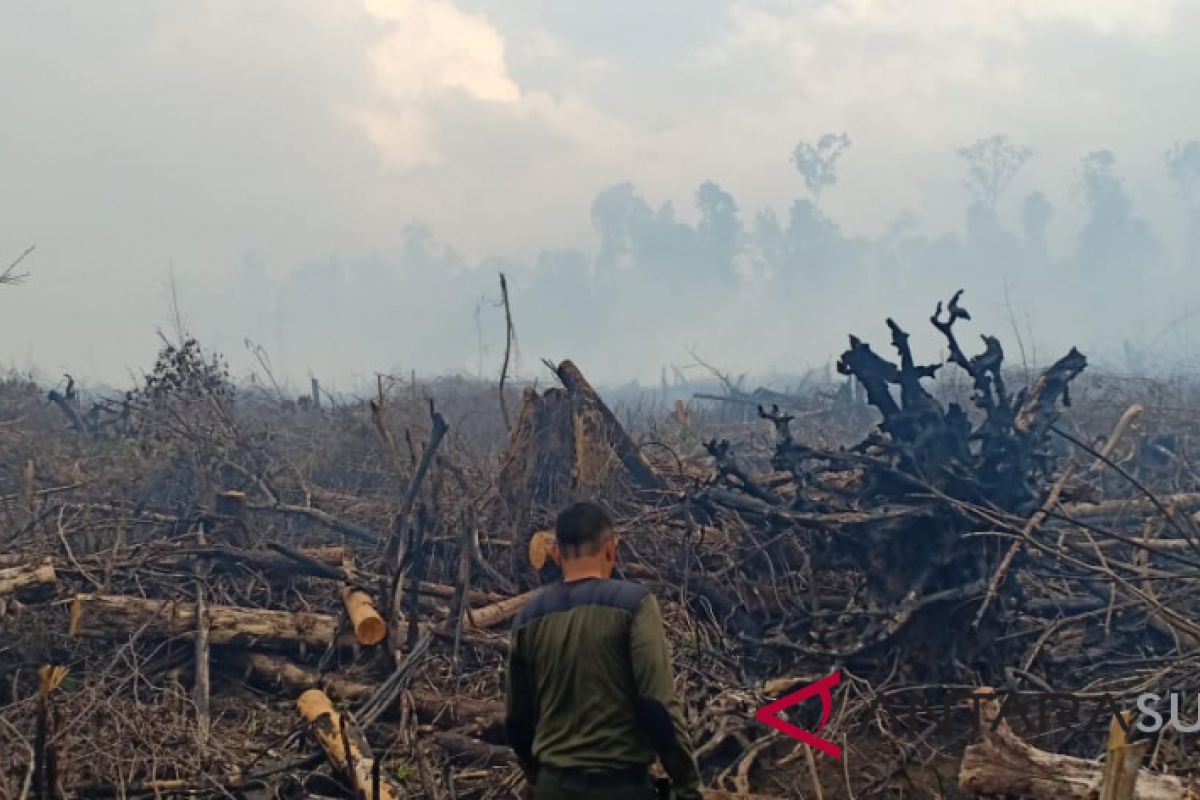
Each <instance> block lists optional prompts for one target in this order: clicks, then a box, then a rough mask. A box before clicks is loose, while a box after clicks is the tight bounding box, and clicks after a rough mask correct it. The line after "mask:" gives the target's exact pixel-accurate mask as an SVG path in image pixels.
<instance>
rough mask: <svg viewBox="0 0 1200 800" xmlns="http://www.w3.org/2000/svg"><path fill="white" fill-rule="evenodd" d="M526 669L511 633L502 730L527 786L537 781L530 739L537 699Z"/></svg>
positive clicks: (535, 727)
mask: <svg viewBox="0 0 1200 800" xmlns="http://www.w3.org/2000/svg"><path fill="white" fill-rule="evenodd" d="M530 678H531V676H530V674H529V665H528V664H527V663H526V661H525V659H524V658H523V657H522V656H521V652H520V648H519V647H518V646H517V632H516V631H513V634H512V640H511V644H510V645H509V648H508V671H507V675H506V677H505V692H504V706H505V708H504V727H505V729H506V730H507V732H508V742H509V744H510V745H512V749H513V752H514V753H516V754H517V761H518V763H520V765H521V771H522V772H524V773H525V778H526V780H528V781H529V783H530V785H532V784H533V783H535V782H536V780H537V760H536V759H535V758H534V757H533V737H534V733H535V732H536V731H537V698H536V697H534V694H533V681H532V680H531V679H530Z"/></svg>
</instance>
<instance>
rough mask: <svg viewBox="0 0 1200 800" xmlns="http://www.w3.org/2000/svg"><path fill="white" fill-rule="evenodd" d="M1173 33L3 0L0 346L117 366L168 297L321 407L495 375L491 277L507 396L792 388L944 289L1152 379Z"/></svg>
mask: <svg viewBox="0 0 1200 800" xmlns="http://www.w3.org/2000/svg"><path fill="white" fill-rule="evenodd" d="M1198 25H1200V7H1198V6H1196V5H1195V4H1191V3H1185V2H1173V1H1172V0H1137V1H1136V2H1135V1H1134V0H1091V1H1090V2H1088V1H1086V0H1042V2H1039V3H1021V2H1015V1H1013V2H1010V1H1008V0H1005V1H1003V2H998V1H997V0H964V1H963V2H958V3H945V2H940V1H938V2H935V0H910V2H905V3H894V2H886V1H885V0H811V2H800V3H792V2H779V1H777V0H748V1H747V2H734V3H726V2H715V1H713V0H660V1H659V2H655V3H653V4H646V3H644V2H641V0H611V2H605V3H587V4H584V3H563V2H555V0H515V1H514V0H505V2H500V0H459V1H458V2H450V1H449V0H262V1H261V2H256V3H243V2H234V0H213V1H212V2H206V3H158V2H148V1H146V2H137V1H135V0H114V2H108V3H93V2H84V1H83V0H74V1H69V0H42V1H41V2H38V3H23V4H9V6H8V7H7V8H6V9H5V11H4V24H3V25H0V112H2V115H3V116H2V118H3V120H4V124H3V125H0V165H2V171H0V174H2V175H3V177H4V182H3V191H0V269H2V268H3V267H4V266H7V264H8V262H9V261H10V260H11V259H12V258H15V257H16V256H17V255H19V254H20V253H21V252H22V251H23V250H24V249H25V248H26V247H27V246H28V245H29V244H31V243H36V244H37V249H36V251H35V252H34V253H33V254H31V255H30V257H29V258H28V259H27V260H26V262H25V264H23V265H22V268H23V269H27V270H28V271H29V272H30V277H29V279H28V281H27V282H26V283H25V284H24V285H22V286H19V287H3V288H0V319H2V320H3V348H2V349H0V359H2V360H3V362H4V363H5V364H6V365H7V366H11V367H14V368H18V369H22V370H36V371H37V372H38V374H41V375H44V376H47V377H50V378H51V379H53V378H54V377H55V376H56V375H57V374H58V373H61V372H64V371H67V372H72V373H73V374H75V375H77V376H80V377H82V378H83V379H85V380H87V381H92V382H98V381H108V382H114V383H124V382H126V381H127V378H128V375H129V374H130V372H131V371H135V370H137V369H139V368H142V367H145V366H147V365H148V364H150V363H151V361H152V359H153V353H154V351H155V350H156V349H157V347H158V344H159V341H158V339H157V338H156V337H155V335H154V334H155V330H156V328H160V327H161V328H168V327H169V326H170V325H171V324H172V322H171V308H172V299H171V298H172V294H173V293H174V295H175V297H176V298H177V299H178V304H179V307H180V309H181V311H182V315H183V318H184V322H185V324H186V326H187V327H188V328H189V329H190V330H191V331H192V332H193V333H195V334H196V335H197V336H198V337H199V338H200V340H201V341H202V342H204V343H205V345H206V346H208V347H210V348H213V349H217V350H220V351H222V352H223V353H225V355H226V356H227V357H228V358H229V360H230V362H231V363H232V364H233V365H234V368H235V371H245V370H249V369H252V368H255V367H256V366H257V365H256V361H255V358H254V356H253V354H252V350H253V349H254V348H253V346H258V347H261V350H260V351H259V352H260V353H266V354H268V356H269V358H270V363H271V365H272V368H273V370H274V371H275V372H276V374H277V377H280V378H281V379H284V380H287V381H289V382H292V383H297V382H300V381H303V380H305V378H306V377H307V375H308V374H310V373H311V374H315V375H319V376H321V377H322V379H323V381H324V382H325V383H326V384H327V385H329V386H332V387H336V388H342V389H344V390H353V389H354V388H356V387H359V386H362V385H364V384H365V382H366V381H369V380H370V377H371V376H372V375H373V374H374V373H375V372H376V371H393V370H403V371H405V372H407V371H408V370H416V371H417V372H418V373H422V374H433V373H444V372H464V373H468V374H483V375H487V376H493V375H495V374H496V373H497V372H498V369H499V363H500V357H501V353H502V349H503V343H504V342H503V336H504V322H503V312H502V310H501V309H500V308H499V307H498V306H497V301H498V299H499V286H498V281H497V277H496V273H497V272H498V271H504V272H505V273H506V274H508V276H509V278H510V281H511V283H512V302H513V311H514V314H515V322H516V327H517V334H518V337H519V345H520V360H519V364H518V366H519V372H520V374H521V375H523V376H525V377H535V376H537V375H539V374H540V372H539V360H540V359H541V358H542V357H548V358H562V357H571V358H574V359H576V360H577V361H578V362H579V364H580V365H581V367H583V368H584V370H585V371H587V372H588V374H589V375H591V376H593V377H594V378H595V379H597V380H601V381H606V382H620V381H625V380H629V379H635V378H637V379H641V380H643V381H647V380H648V381H654V380H656V379H657V376H658V375H659V372H660V370H661V369H662V368H663V367H664V366H665V365H671V364H674V365H687V364H692V363H694V358H693V355H692V353H695V354H698V355H699V356H701V357H702V358H704V359H705V360H706V361H708V362H711V363H713V364H715V365H717V366H720V367H721V368H723V369H728V370H730V371H732V372H742V371H757V372H760V373H765V372H768V371H772V370H777V371H782V372H795V371H800V370H802V369H804V368H807V367H810V366H820V365H824V364H827V363H828V362H829V360H830V359H831V358H832V357H834V356H836V354H837V353H838V352H840V349H841V348H842V347H843V345H844V342H845V334H846V333H848V332H855V333H858V334H859V335H861V336H863V337H865V338H868V339H870V340H872V341H875V342H877V343H879V344H880V346H882V345H883V343H884V342H886V328H884V326H883V319H884V317H885V316H894V317H895V318H896V319H897V320H898V321H899V322H901V323H902V324H904V325H906V327H908V328H909V329H910V330H912V331H913V333H914V337H915V339H916V343H917V344H918V346H921V347H925V348H936V347H937V346H938V342H937V341H936V339H935V338H934V337H933V336H932V335H931V334H932V331H926V330H925V329H926V328H928V326H927V325H925V323H924V320H925V319H926V318H927V317H928V316H929V314H930V313H931V312H932V304H933V302H935V301H936V300H937V299H941V298H945V297H947V296H948V295H949V294H950V293H951V292H952V291H953V290H955V289H957V288H960V287H961V288H965V289H966V290H967V295H966V298H965V301H964V302H965V304H966V305H967V307H968V308H970V309H971V310H972V312H973V313H974V315H975V318H976V325H977V328H978V330H980V331H983V332H993V333H996V334H998V335H999V336H1000V337H1001V339H1002V340H1003V341H1004V342H1005V343H1006V345H1007V346H1008V350H1009V351H1010V352H1009V354H1010V357H1011V358H1013V359H1017V358H1019V354H1018V353H1017V338H1018V336H1019V338H1020V341H1021V343H1022V344H1023V345H1024V347H1025V349H1026V354H1025V357H1026V358H1028V359H1031V360H1039V361H1047V360H1050V359H1052V358H1054V357H1055V356H1057V355H1058V354H1059V352H1060V351H1062V350H1063V349H1065V348H1066V347H1067V346H1069V345H1071V344H1078V345H1079V346H1080V347H1081V349H1084V350H1085V351H1086V352H1088V353H1089V355H1096V356H1099V357H1100V358H1101V359H1108V361H1109V363H1110V364H1111V365H1113V366H1114V368H1118V369H1158V368H1177V367H1178V366H1180V365H1186V364H1188V363H1189V361H1188V359H1190V358H1191V357H1192V356H1193V355H1194V354H1195V352H1200V351H1197V350H1196V349H1195V347H1194V342H1193V334H1192V331H1193V330H1195V331H1196V334H1200V330H1196V329H1195V325H1193V324H1192V323H1191V315H1192V314H1193V312H1194V311H1195V309H1196V301H1195V300H1194V298H1195V297H1196V290H1197V288H1200V279H1198V273H1197V270H1196V266H1197V263H1198V261H1200V144H1197V143H1196V141H1195V140H1197V139H1200V108H1198V107H1197V106H1196V104H1195V103H1193V102H1190V101H1191V97H1192V92H1193V87H1194V86H1195V85H1196V81H1197V79H1198V78H1200V49H1197V48H1196V47H1195V42H1194V31H1196V30H1197V29H1198ZM172 285H173V286H174V290H172V288H171V287H172ZM247 340H249V341H250V342H251V343H252V345H253V346H248V345H247V343H246V342H247ZM926 352H927V353H928V352H929V351H928V350H926Z"/></svg>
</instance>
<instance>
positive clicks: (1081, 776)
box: [958, 700, 1195, 800]
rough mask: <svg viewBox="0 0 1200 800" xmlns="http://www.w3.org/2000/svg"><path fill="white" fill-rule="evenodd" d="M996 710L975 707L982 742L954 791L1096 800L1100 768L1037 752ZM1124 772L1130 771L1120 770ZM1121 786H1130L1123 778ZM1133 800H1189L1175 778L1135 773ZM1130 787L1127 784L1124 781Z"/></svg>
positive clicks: (967, 758) (968, 755)
mask: <svg viewBox="0 0 1200 800" xmlns="http://www.w3.org/2000/svg"><path fill="white" fill-rule="evenodd" d="M999 708H1000V704H999V703H998V702H997V701H995V700H989V701H987V702H984V703H980V717H981V724H980V729H981V731H982V735H983V739H982V741H980V742H978V743H976V744H973V745H971V746H969V747H968V748H967V750H966V752H965V753H964V754H963V760H962V764H961V766H960V767H959V772H958V788H959V789H960V790H961V791H964V792H971V793H973V794H975V795H982V796H989V797H990V796H993V795H995V796H1006V797H1007V796H1013V797H1023V798H1029V800H1096V798H1097V797H1098V796H1099V795H1098V793H1099V791H1100V787H1101V781H1102V778H1103V776H1104V767H1103V765H1101V764H1099V763H1098V762H1095V761H1091V760H1089V759H1086V758H1076V757H1074V756H1063V755H1058V754H1057V753H1049V752H1046V751H1045V750H1039V749H1038V748H1036V747H1034V746H1033V745H1031V744H1028V743H1027V742H1025V741H1023V740H1022V739H1021V738H1020V737H1018V736H1017V735H1016V734H1015V733H1013V731H1012V729H1011V728H1010V727H1009V726H1008V723H1007V722H1005V721H1004V720H1003V719H1001V720H1000V722H999V724H993V723H994V721H995V719H996V716H997V714H998V713H999ZM1126 766H1127V768H1128V769H1127V771H1129V770H1132V769H1133V768H1134V765H1126ZM1125 780H1130V779H1129V778H1127V779H1125ZM1133 780H1136V782H1137V788H1136V792H1135V794H1134V795H1133V797H1134V798H1136V800H1190V798H1194V797H1195V795H1194V794H1192V793H1191V792H1189V791H1188V790H1187V789H1185V788H1184V786H1183V783H1182V782H1181V781H1180V780H1179V779H1178V778H1175V777H1172V776H1169V775H1160V774H1158V773H1154V772H1150V771H1149V770H1146V769H1142V770H1137V772H1136V778H1135V779H1133ZM1130 782H1132V781H1130Z"/></svg>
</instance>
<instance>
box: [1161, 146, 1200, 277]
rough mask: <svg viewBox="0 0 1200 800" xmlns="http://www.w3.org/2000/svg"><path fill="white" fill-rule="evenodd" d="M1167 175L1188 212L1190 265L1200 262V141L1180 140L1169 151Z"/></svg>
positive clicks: (1187, 236)
mask: <svg viewBox="0 0 1200 800" xmlns="http://www.w3.org/2000/svg"><path fill="white" fill-rule="evenodd" d="M1165 161H1166V165H1167V175H1169V176H1170V178H1171V182H1172V183H1174V184H1175V191H1176V192H1177V193H1178V194H1179V199H1180V201H1182V203H1183V210H1184V214H1185V215H1186V225H1187V228H1186V234H1185V236H1186V239H1185V242H1186V244H1185V250H1186V253H1187V260H1188V263H1189V264H1190V265H1193V266H1194V265H1196V264H1197V263H1198V262H1200V141H1196V140H1195V139H1193V140H1191V141H1189V142H1182V143H1181V142H1176V143H1175V144H1174V146H1173V147H1171V149H1170V150H1168V151H1167V154H1166V158H1165Z"/></svg>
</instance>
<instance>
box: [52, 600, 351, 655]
mask: <svg viewBox="0 0 1200 800" xmlns="http://www.w3.org/2000/svg"><path fill="white" fill-rule="evenodd" d="M207 613H208V620H209V625H210V627H209V634H208V639H209V642H210V643H211V644H214V645H228V644H237V645H251V644H254V643H257V642H266V643H276V644H292V645H295V644H306V645H312V646H314V647H324V646H326V645H328V644H329V643H330V642H331V641H333V640H334V638H335V637H336V636H337V632H338V622H337V618H336V617H334V616H331V615H329V614H314V613H311V612H306V611H272V610H267V609H254V608H238V607H236V606H209V608H208V609H207ZM195 630H196V605H195V604H194V603H180V602H174V601H170V600H155V599H151V598H146V597H128V596H124V595H97V594H78V595H75V600H74V602H73V603H72V604H71V624H70V634H71V635H72V636H86V637H89V638H95V639H114V638H124V637H128V636H129V635H131V634H133V633H139V632H140V633H145V634H148V635H150V636H163V637H172V636H192V635H194V634H195Z"/></svg>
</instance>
